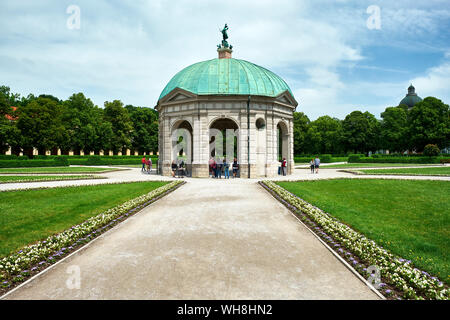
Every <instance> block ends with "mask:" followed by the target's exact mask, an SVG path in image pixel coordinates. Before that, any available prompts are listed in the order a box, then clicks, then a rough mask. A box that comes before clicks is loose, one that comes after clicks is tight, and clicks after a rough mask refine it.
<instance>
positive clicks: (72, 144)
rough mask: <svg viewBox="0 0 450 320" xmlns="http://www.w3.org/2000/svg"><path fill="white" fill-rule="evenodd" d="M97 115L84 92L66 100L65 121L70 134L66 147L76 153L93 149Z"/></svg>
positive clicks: (95, 137)
mask: <svg viewBox="0 0 450 320" xmlns="http://www.w3.org/2000/svg"><path fill="white" fill-rule="evenodd" d="M97 117H98V114H97V112H96V110H95V106H94V104H93V103H92V101H91V99H89V98H86V97H85V96H84V94H83V93H77V94H73V95H72V96H71V97H69V99H67V100H66V101H64V114H63V123H64V125H65V127H66V130H67V135H68V139H67V141H66V143H65V146H64V149H66V150H68V149H71V150H73V151H74V152H75V154H79V153H80V151H81V150H83V151H84V152H86V153H88V152H90V151H93V150H94V146H95V144H96V140H97V122H98V120H97Z"/></svg>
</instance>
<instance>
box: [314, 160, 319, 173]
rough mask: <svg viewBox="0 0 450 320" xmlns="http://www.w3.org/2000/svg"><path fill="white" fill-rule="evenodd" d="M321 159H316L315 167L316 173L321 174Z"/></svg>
mask: <svg viewBox="0 0 450 320" xmlns="http://www.w3.org/2000/svg"><path fill="white" fill-rule="evenodd" d="M319 166H320V159H319V156H316V158H315V159H314V167H316V173H319Z"/></svg>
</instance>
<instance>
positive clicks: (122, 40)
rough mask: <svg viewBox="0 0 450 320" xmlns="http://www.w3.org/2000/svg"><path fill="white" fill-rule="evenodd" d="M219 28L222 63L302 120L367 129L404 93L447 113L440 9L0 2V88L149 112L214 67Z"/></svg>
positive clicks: (448, 13) (230, 0) (449, 85)
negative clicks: (205, 64)
mask: <svg viewBox="0 0 450 320" xmlns="http://www.w3.org/2000/svg"><path fill="white" fill-rule="evenodd" d="M73 5H75V6H76V8H78V9H79V12H80V15H79V20H77V16H76V11H73V10H72V7H71V6H73ZM374 6H375V7H374ZM369 7H370V8H369ZM368 8H369V9H368ZM377 9H379V19H377ZM78 21H79V28H78V25H77V22H78ZM225 23H227V24H228V25H229V28H230V29H229V32H228V34H229V42H230V44H232V45H233V47H234V48H233V50H234V52H233V57H234V58H238V59H243V60H247V61H251V62H253V63H255V64H258V65H261V66H263V67H266V68H268V69H270V70H272V71H274V72H275V73H276V74H278V75H279V76H281V77H282V78H284V79H285V80H286V82H287V83H288V84H289V86H290V88H291V89H292V91H293V93H294V95H295V97H296V99H297V100H298V101H299V106H298V107H297V111H302V112H304V113H306V114H307V115H308V116H309V117H310V119H311V120H314V119H316V118H317V117H319V116H321V115H330V116H333V117H337V118H340V119H343V118H344V117H345V115H347V114H348V113H350V112H351V111H353V110H361V111H369V112H371V113H373V114H374V115H375V116H376V117H377V118H379V117H380V112H382V111H384V109H385V108H386V107H387V106H393V105H397V104H398V102H399V101H400V100H401V99H402V98H403V97H404V96H405V94H406V91H407V87H408V86H409V84H410V83H413V85H414V86H415V87H416V91H417V93H418V94H419V96H421V97H422V98H424V97H427V96H436V97H438V98H440V99H441V100H443V101H444V102H445V103H447V104H448V103H450V32H448V30H450V1H448V0H416V1H403V0H396V1H374V0H371V1H363V0H359V1H356V0H355V1H346V0H335V1H331V0H330V1H325V0H310V1H299V0H292V1H289V0H274V1H272V0H252V1H247V0H246V1H243V0H220V1H216V0H170V1H163V0H148V1H144V0H129V1H124V0H122V1H118V0H117V1H106V0H95V1H84V0H83V1H82V0H69V1H64V0H53V1H49V0H28V1H25V0H14V1H13V0H0V84H2V85H7V86H9V87H10V88H11V90H12V91H13V92H17V93H20V94H21V95H25V96H26V95H28V94H29V93H33V94H36V95H39V94H44V93H45V94H52V95H55V96H57V97H58V98H61V99H66V98H67V97H69V96H70V95H71V94H73V93H76V92H83V93H84V94H85V95H86V96H87V97H89V98H91V99H92V100H93V102H94V103H95V104H97V105H99V106H103V103H104V101H111V100H114V99H120V100H122V102H124V103H125V104H133V105H136V106H145V107H151V108H153V107H154V106H155V105H156V102H157V100H158V97H159V94H160V93H161V91H162V90H163V88H164V86H165V85H166V84H167V82H168V81H169V80H170V79H171V77H172V76H174V75H175V74H176V73H177V72H178V71H179V70H181V69H182V68H184V67H186V66H188V65H190V64H192V63H195V62H198V61H203V60H208V59H212V58H216V56H217V52H216V45H217V44H218V43H220V41H221V34H220V32H219V30H220V28H222V27H223V25H224V24H225Z"/></svg>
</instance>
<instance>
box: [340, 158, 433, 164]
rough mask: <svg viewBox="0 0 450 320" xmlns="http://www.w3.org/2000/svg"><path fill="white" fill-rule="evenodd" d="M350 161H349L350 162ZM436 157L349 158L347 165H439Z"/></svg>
mask: <svg viewBox="0 0 450 320" xmlns="http://www.w3.org/2000/svg"><path fill="white" fill-rule="evenodd" d="M350 160H351V161H350ZM439 160H440V158H438V157H389V158H385V157H383V158H373V157H359V158H356V157H349V161H348V162H349V163H355V162H358V163H417V164H422V163H439Z"/></svg>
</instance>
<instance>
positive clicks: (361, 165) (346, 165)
mask: <svg viewBox="0 0 450 320" xmlns="http://www.w3.org/2000/svg"><path fill="white" fill-rule="evenodd" d="M303 164H305V163H303ZM418 166H436V164H423V163H421V164H411V163H342V164H332V165H326V164H323V163H322V164H321V165H320V168H321V169H344V168H379V167H418Z"/></svg>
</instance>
